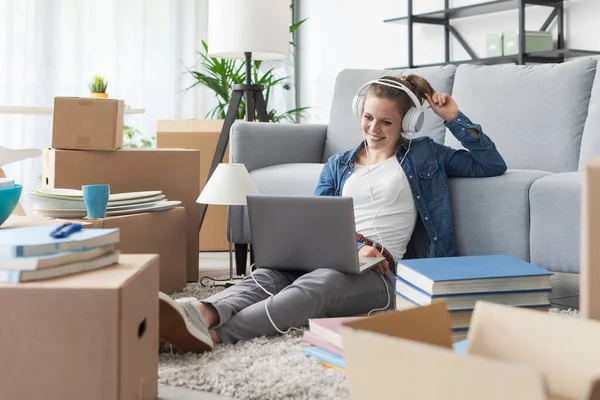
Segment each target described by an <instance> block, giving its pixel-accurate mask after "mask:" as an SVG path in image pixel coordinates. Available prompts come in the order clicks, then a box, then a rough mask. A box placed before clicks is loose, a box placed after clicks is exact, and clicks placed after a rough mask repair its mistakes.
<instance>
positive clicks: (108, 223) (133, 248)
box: [72, 207, 187, 294]
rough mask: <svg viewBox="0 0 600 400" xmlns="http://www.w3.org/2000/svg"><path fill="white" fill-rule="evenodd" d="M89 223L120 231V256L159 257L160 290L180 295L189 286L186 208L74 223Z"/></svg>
mask: <svg viewBox="0 0 600 400" xmlns="http://www.w3.org/2000/svg"><path fill="white" fill-rule="evenodd" d="M72 221H76V222H88V223H89V224H88V225H86V228H119V235H120V238H121V239H120V243H119V244H118V245H117V246H116V248H117V249H118V250H121V254H158V255H159V256H160V258H159V265H160V268H159V269H160V279H159V290H160V291H161V292H165V293H167V294H171V293H175V292H180V291H182V290H183V288H184V287H185V285H186V283H187V268H186V246H185V244H186V243H185V240H186V232H185V228H186V226H185V224H186V220H185V209H184V208H183V207H177V208H174V209H172V210H167V211H157V212H149V213H141V214H130V215H119V216H114V217H107V218H98V219H87V220H72Z"/></svg>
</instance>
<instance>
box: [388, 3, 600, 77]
mask: <svg viewBox="0 0 600 400" xmlns="http://www.w3.org/2000/svg"><path fill="white" fill-rule="evenodd" d="M413 1H414V0H408V13H407V16H405V17H399V18H392V19H386V20H384V21H383V22H384V23H396V24H407V26H408V65H407V66H405V67H393V68H389V69H403V68H418V67H429V66H439V65H446V64H504V63H516V64H519V65H523V64H526V63H558V62H563V61H564V60H566V59H568V58H573V57H580V56H588V55H597V54H600V51H594V50H577V49H567V48H565V41H564V0H494V1H487V2H484V3H479V4H474V5H470V6H464V7H454V8H450V7H449V0H444V9H443V10H440V11H433V12H428V13H422V14H413ZM527 6H546V7H550V8H552V12H551V13H550V15H548V18H547V19H546V21H545V22H544V23H543V24H542V26H541V28H540V30H541V31H545V30H547V29H548V27H549V26H550V25H551V24H552V22H553V21H554V20H555V19H556V21H557V31H558V32H557V34H558V35H557V36H558V37H557V43H556V47H557V48H556V50H552V51H544V52H536V53H526V52H525V51H524V50H525V35H521V34H519V51H518V53H516V54H511V55H506V56H501V57H491V58H480V57H477V55H476V54H475V52H474V51H473V50H472V49H471V47H470V46H469V45H468V44H467V42H466V41H465V40H464V39H463V37H462V36H461V34H460V33H459V32H458V31H457V30H456V29H455V28H454V27H453V26H452V24H451V21H452V20H454V19H458V18H466V17H474V16H478V15H485V14H492V13H496V12H501V11H508V10H515V9H516V10H518V20H519V28H518V31H519V32H524V31H525V9H526V7H527ZM414 24H430V25H441V26H443V27H444V28H445V29H444V49H445V51H444V53H445V54H444V60H445V61H444V62H440V63H435V64H422V65H415V64H414V57H413V49H414V46H413V41H414V40H413V26H414ZM450 34H452V36H454V38H455V39H456V41H457V42H458V43H459V44H460V45H461V46H462V47H463V48H464V49H465V51H466V52H467V53H468V54H469V56H470V57H471V59H470V60H460V61H451V60H450Z"/></svg>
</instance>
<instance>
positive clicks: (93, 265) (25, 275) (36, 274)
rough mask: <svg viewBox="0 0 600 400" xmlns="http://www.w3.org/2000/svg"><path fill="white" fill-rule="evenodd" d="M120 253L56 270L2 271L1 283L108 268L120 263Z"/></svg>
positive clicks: (63, 266)
mask: <svg viewBox="0 0 600 400" xmlns="http://www.w3.org/2000/svg"><path fill="white" fill-rule="evenodd" d="M119 253H120V252H119V251H118V250H115V251H112V252H110V253H108V254H105V255H102V256H100V257H96V258H93V259H91V260H85V261H79V262H75V263H71V264H65V265H61V266H58V267H54V268H45V269H38V270H33V271H19V270H10V269H9V270H0V283H19V282H30V281H39V280H44V279H51V278H58V277H61V276H66V275H72V274H77V273H80V272H86V271H92V270H95V269H100V268H104V267H108V266H109V265H113V264H116V263H118V262H119Z"/></svg>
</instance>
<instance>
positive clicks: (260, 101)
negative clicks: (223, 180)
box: [198, 52, 269, 255]
mask: <svg viewBox="0 0 600 400" xmlns="http://www.w3.org/2000/svg"><path fill="white" fill-rule="evenodd" d="M244 55H245V56H246V83H245V84H243V85H233V92H232V94H231V100H230V101H229V106H228V108H227V114H225V120H224V121H223V128H222V129H221V133H220V134H219V140H218V141H217V147H216V149H215V154H214V156H213V160H212V163H211V164H210V170H209V171H208V177H207V178H206V181H207V182H208V180H209V179H210V177H211V176H212V174H213V172H215V169H216V168H217V165H219V163H221V162H223V156H225V150H226V149H227V144H228V143H229V131H230V130H231V125H233V123H234V122H235V116H236V115H237V112H238V110H239V108H240V104H241V102H242V96H244V98H245V99H246V121H254V119H255V116H258V120H259V121H260V122H269V114H268V113H267V104H266V103H265V98H264V96H263V89H264V85H253V84H252V53H250V52H246V53H244ZM207 208H208V204H200V217H199V227H198V229H202V223H203V222H204V216H205V215H206V210H207ZM229 225H230V226H231V223H229ZM230 233H231V232H230ZM231 240H232V236H229V247H230V249H229V253H230V255H231Z"/></svg>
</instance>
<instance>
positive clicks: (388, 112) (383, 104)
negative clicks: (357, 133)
mask: <svg viewBox="0 0 600 400" xmlns="http://www.w3.org/2000/svg"><path fill="white" fill-rule="evenodd" d="M360 125H361V128H362V134H363V137H364V139H365V140H366V142H367V146H369V148H370V149H373V150H376V149H377V150H379V149H385V148H389V149H396V147H398V143H399V141H400V138H401V137H402V115H400V111H399V110H398V106H397V105H396V103H395V102H394V101H392V100H387V99H381V98H379V97H375V96H367V98H366V99H365V105H364V109H363V114H362V118H361V122H360Z"/></svg>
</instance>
